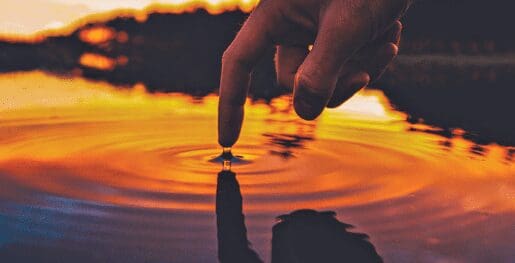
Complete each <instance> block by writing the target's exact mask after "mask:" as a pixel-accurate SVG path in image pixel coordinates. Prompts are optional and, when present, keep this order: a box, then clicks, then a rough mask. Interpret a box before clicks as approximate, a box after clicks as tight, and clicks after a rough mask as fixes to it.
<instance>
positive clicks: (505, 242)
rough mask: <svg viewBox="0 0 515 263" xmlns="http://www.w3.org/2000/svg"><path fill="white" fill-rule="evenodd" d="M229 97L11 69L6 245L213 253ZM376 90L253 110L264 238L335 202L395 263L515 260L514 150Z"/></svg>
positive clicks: (14, 251)
mask: <svg viewBox="0 0 515 263" xmlns="http://www.w3.org/2000/svg"><path fill="white" fill-rule="evenodd" d="M216 107H217V97H216V96H208V97H205V98H203V99H195V98H192V97H191V96H189V95H184V94H148V93H146V92H145V90H144V87H143V86H142V85H136V86H135V87H134V88H132V89H129V90H119V89H115V87H113V86H111V85H110V84H107V83H103V82H93V81H87V80H84V79H82V78H78V77H70V78H62V77H61V78H58V77H55V76H51V75H47V74H45V73H42V72H39V71H35V72H27V73H11V74H3V75H0V145H1V147H0V255H2V256H3V257H4V258H9V259H17V260H19V259H22V260H26V261H27V262H32V261H33V260H34V259H41V258H49V259H56V258H61V259H62V258H65V259H66V258H70V259H75V260H79V259H81V260H84V261H85V262H95V261H98V262H105V261H109V262H141V261H147V262H216V260H217V259H216V258H217V229H216V226H217V225H216V216H215V199H216V196H215V195H216V189H217V174H218V172H220V170H221V168H222V167H221V164H220V163H217V162H212V161H210V160H212V159H213V158H216V157H217V156H218V155H219V154H220V152H221V149H220V148H219V147H218V145H216ZM406 119H407V115H406V114H405V113H402V112H399V111H396V110H394V109H393V108H392V107H391V106H390V104H389V102H388V100H387V98H386V97H385V96H384V95H383V94H382V93H381V92H380V91H377V90H366V91H363V92H361V93H359V94H358V95H356V96H355V97H354V98H352V99H351V100H350V101H349V102H348V103H346V104H344V105H343V106H342V107H340V108H337V109H334V110H329V111H327V112H325V113H324V114H323V115H322V116H321V117H320V118H319V119H318V120H317V121H315V122H305V121H301V120H299V119H298V118H297V117H296V116H295V114H294V112H293V110H292V108H291V106H290V103H289V98H288V97H279V98H276V99H273V100H272V101H271V102H270V103H264V102H253V103H249V104H248V106H247V115H246V121H245V124H244V128H243V133H242V136H241V139H240V141H239V142H238V144H237V145H236V146H235V148H234V149H233V152H234V154H235V155H239V156H241V158H242V159H243V160H244V161H242V162H238V163H235V164H233V166H232V170H233V172H235V173H236V174H237V180H238V182H239V184H240V186H241V195H242V197H243V212H244V214H245V223H246V227H247V230H248V233H247V236H248V239H249V240H250V241H251V243H252V248H253V249H254V250H255V251H256V252H257V253H258V254H259V256H260V257H261V258H262V259H263V260H264V261H269V259H270V254H271V244H270V242H271V238H272V226H274V224H276V222H277V221H276V217H277V216H279V215H283V214H287V213H290V212H292V211H295V210H298V209H314V210H317V211H326V210H329V211H335V212H336V214H337V219H338V220H340V221H342V222H346V223H348V224H352V225H354V226H356V228H355V229H354V230H353V231H357V232H362V233H366V234H368V235H369V236H370V242H371V243H373V244H374V245H375V247H376V249H377V251H378V253H379V254H380V255H381V256H382V257H383V259H384V260H385V261H387V262H485V261H488V262H510V260H513V258H515V253H514V252H513V249H512V248H513V245H512V244H513V243H514V242H515V229H514V228H515V177H514V175H515V168H514V166H513V161H512V155H513V148H509V147H501V146H498V145H495V144H491V145H477V144H474V143H472V142H469V141H467V140H465V139H463V138H462V137H461V134H463V133H464V131H462V130H459V129H456V130H454V131H453V136H452V137H451V138H449V136H447V137H443V136H440V135H438V134H439V129H438V127H430V126H425V125H420V124H417V125H412V124H410V123H408V122H407V121H406Z"/></svg>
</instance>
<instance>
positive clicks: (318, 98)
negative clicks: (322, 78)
mask: <svg viewBox="0 0 515 263" xmlns="http://www.w3.org/2000/svg"><path fill="white" fill-rule="evenodd" d="M320 85H321V84H319V85H314V84H311V82H310V81H308V80H307V78H306V77H305V76H304V75H303V74H302V73H298V74H297V76H296V77H295V89H294V92H293V107H294V109H295V112H296V113H297V115H298V116H299V117H301V118H302V119H304V120H314V119H316V118H317V117H318V116H319V115H320V114H321V113H322V111H323V110H324V108H325V106H326V105H327V102H328V100H329V97H330V96H331V94H332V92H331V94H327V93H328V92H327V91H326V90H324V89H320V88H319V87H320ZM315 87H317V88H315ZM331 90H332V89H331Z"/></svg>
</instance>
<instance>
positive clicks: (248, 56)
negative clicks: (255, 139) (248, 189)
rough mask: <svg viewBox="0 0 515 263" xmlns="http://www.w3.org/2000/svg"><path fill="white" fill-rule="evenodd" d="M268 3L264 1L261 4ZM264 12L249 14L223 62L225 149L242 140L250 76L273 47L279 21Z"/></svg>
mask: <svg viewBox="0 0 515 263" xmlns="http://www.w3.org/2000/svg"><path fill="white" fill-rule="evenodd" d="M268 3H270V2H269V1H263V4H262V5H265V4H268ZM264 9H266V7H264V6H258V8H257V9H256V10H255V11H254V12H253V13H252V14H251V15H250V17H249V19H248V20H247V21H246V22H245V24H244V25H243V27H242V29H241V30H240V32H239V33H238V35H237V36H236V38H235V39H234V41H233V42H232V43H231V45H230V46H229V48H228V49H227V50H226V51H225V53H224V56H223V59H222V76H221V80H220V99H219V104H218V142H219V143H220V144H221V145H222V146H224V147H230V146H232V145H233V144H234V143H235V142H236V140H237V139H238V137H239V134H240V130H241V125H242V121H243V104H244V103H245V99H246V96H247V90H248V83H249V79H250V73H251V71H252V69H253V67H254V66H255V64H256V63H257V61H258V59H259V58H260V57H261V56H262V54H263V53H264V52H265V51H266V49H267V48H269V47H272V42H271V40H270V39H269V37H268V35H269V34H268V32H270V30H271V25H273V23H275V22H274V20H276V19H274V15H273V14H270V13H265V11H264Z"/></svg>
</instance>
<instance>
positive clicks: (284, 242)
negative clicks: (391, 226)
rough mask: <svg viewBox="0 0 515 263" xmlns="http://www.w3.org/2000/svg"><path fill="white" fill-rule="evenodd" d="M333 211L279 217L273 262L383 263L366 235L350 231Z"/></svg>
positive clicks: (306, 211) (300, 211) (273, 245)
mask: <svg viewBox="0 0 515 263" xmlns="http://www.w3.org/2000/svg"><path fill="white" fill-rule="evenodd" d="M335 216H336V214H335V213H334V212H317V211H315V210H298V211H294V212H292V213H290V214H288V215H282V216H279V219H280V220H281V222H279V223H278V224H276V225H275V226H274V228H273V237H272V263H278V262H279V263H282V262H382V259H381V257H380V256H379V255H378V254H377V252H376V250H375V248H374V246H373V245H372V244H371V243H370V242H368V240H367V239H368V236H367V235H365V234H359V233H352V232H348V231H347V229H349V228H351V227H352V226H351V225H348V224H345V223H342V222H340V221H338V220H337V219H336V217H335Z"/></svg>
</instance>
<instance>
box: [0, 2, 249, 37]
mask: <svg viewBox="0 0 515 263" xmlns="http://www.w3.org/2000/svg"><path fill="white" fill-rule="evenodd" d="M256 1H257V0H157V1H156V0H116V1H105V0H23V1H19V0H0V6H1V7H2V8H0V34H17V35H30V34H34V33H36V32H38V31H42V30H46V29H56V28H60V27H62V26H65V25H68V24H70V23H71V22H73V21H76V20H77V19H79V18H82V17H84V16H87V15H91V14H95V13H99V12H106V11H109V10H114V9H122V8H123V9H126V8H129V9H143V8H145V7H146V6H148V5H151V4H169V5H172V6H173V5H184V4H185V3H196V4H200V5H205V6H206V7H207V8H208V9H219V8H220V6H239V7H240V8H243V9H249V8H250V7H252V6H253V5H254V3H255V2H256ZM27 7H30V8H27Z"/></svg>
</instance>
